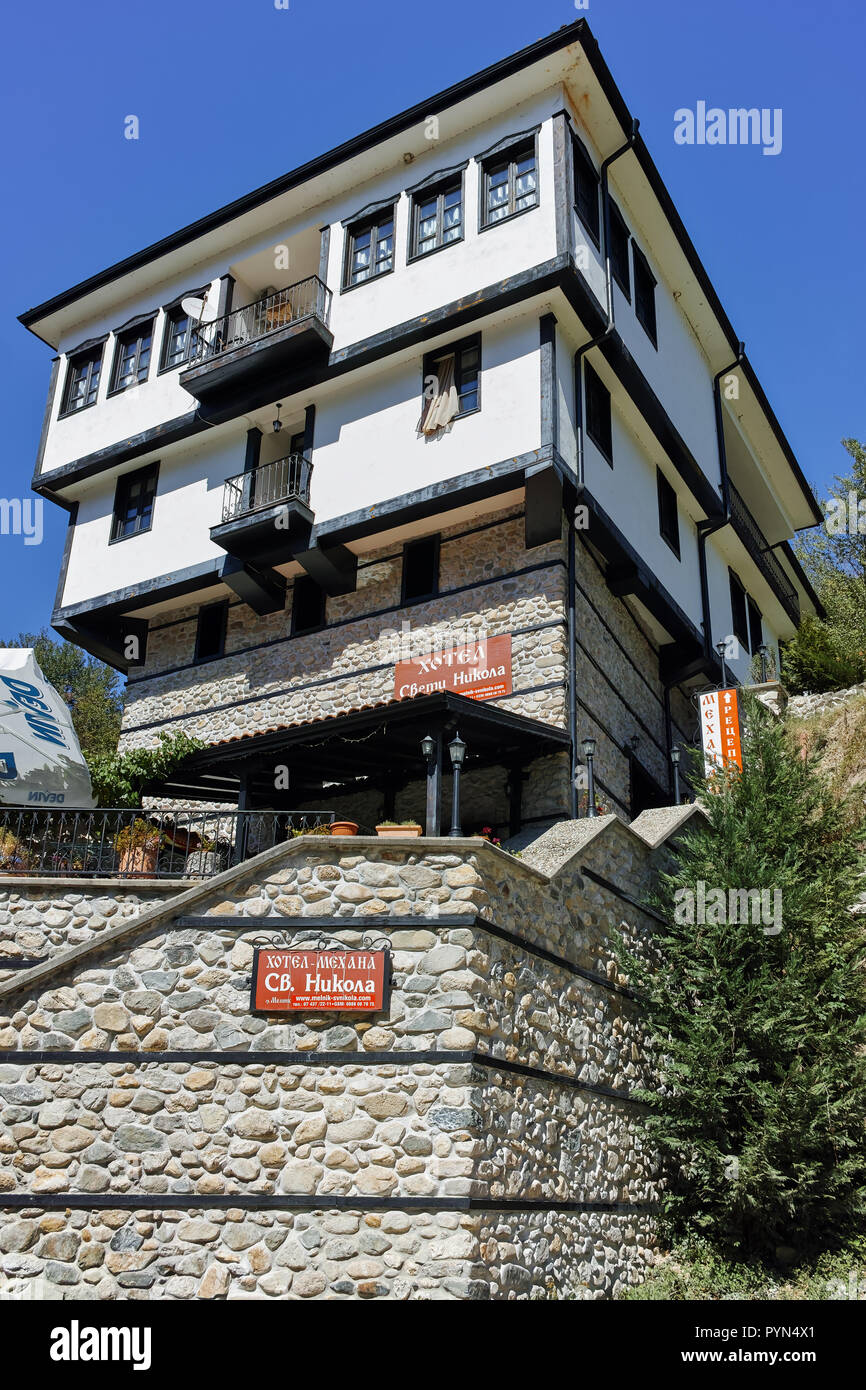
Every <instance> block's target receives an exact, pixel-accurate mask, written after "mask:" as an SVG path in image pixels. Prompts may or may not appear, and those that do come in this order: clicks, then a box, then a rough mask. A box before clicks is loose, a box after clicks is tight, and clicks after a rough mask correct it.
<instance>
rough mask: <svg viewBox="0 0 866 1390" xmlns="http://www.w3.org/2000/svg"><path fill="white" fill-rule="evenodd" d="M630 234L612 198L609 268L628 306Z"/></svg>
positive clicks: (629, 298) (629, 294)
mask: <svg viewBox="0 0 866 1390" xmlns="http://www.w3.org/2000/svg"><path fill="white" fill-rule="evenodd" d="M630 241H631V233H630V232H629V229H628V225H627V223H626V220H625V218H624V217H623V215H622V213H621V212H620V210H619V208H618V207H617V205H616V203H615V202H614V201H613V198H611V200H610V268H611V273H612V275H613V278H614V280H615V281H616V283H617V284H618V285H619V287H620V289H621V290H622V292H623V294H624V295H625V297H626V299H627V300H628V302H629V304H630V303H631V275H630V273H629V270H630V267H629V243H630ZM614 248H617V249H618V251H619V252H620V260H619V262H618V261H617V257H616V256H615V255H614Z"/></svg>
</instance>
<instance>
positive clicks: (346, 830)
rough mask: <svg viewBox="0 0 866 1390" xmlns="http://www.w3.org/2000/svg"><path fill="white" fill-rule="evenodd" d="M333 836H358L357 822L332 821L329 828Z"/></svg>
mask: <svg viewBox="0 0 866 1390" xmlns="http://www.w3.org/2000/svg"><path fill="white" fill-rule="evenodd" d="M328 829H329V830H330V832H331V834H332V835H357V833H358V826H357V822H355V821H353V820H332V821H331V824H330V825H329V826H328Z"/></svg>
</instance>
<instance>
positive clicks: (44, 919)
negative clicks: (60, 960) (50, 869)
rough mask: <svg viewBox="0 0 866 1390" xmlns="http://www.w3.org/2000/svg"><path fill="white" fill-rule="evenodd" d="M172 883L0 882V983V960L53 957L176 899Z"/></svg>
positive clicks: (3, 973)
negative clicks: (64, 949) (149, 908)
mask: <svg viewBox="0 0 866 1390" xmlns="http://www.w3.org/2000/svg"><path fill="white" fill-rule="evenodd" d="M177 890H178V884H177V883H174V882H168V881H165V882H156V881H154V882H151V883H140V884H129V885H127V886H124V885H122V884H119V883H118V881H117V879H106V880H105V881H104V882H102V883H101V884H97V885H96V886H94V884H93V883H92V881H88V880H87V879H37V880H33V879H26V878H0V982H2V981H4V980H6V979H10V978H11V977H12V972H11V970H9V969H6V970H4V968H3V965H4V961H6V960H9V961H14V960H33V959H42V958H44V957H46V956H51V955H53V954H54V953H55V951H58V950H60V949H61V948H62V947H64V946H77V945H78V944H79V943H80V942H82V941H89V940H90V939H91V938H92V937H94V936H97V935H98V934H99V933H100V932H102V931H105V930H106V928H108V927H110V926H111V925H112V924H115V925H116V924H117V922H119V921H122V920H123V919H124V918H132V917H135V916H137V915H138V913H139V912H141V911H142V909H143V908H146V907H150V906H153V905H155V904H158V903H162V902H165V900H166V899H167V898H169V897H171V896H172V895H173V894H175V893H176V892H177Z"/></svg>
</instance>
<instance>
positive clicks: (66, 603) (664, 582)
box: [22, 20, 821, 831]
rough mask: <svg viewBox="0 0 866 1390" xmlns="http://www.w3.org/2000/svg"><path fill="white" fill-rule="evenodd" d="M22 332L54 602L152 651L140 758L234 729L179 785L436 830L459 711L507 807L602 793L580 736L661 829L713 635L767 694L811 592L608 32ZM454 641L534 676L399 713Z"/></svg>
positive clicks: (363, 142)
mask: <svg viewBox="0 0 866 1390" xmlns="http://www.w3.org/2000/svg"><path fill="white" fill-rule="evenodd" d="M190 301H192V304H191V303H190ZM196 301H198V304H199V306H200V310H199V308H197V307H196V303H195V302H196ZM184 306H185V307H184ZM199 312H200V318H197V317H196V316H197V315H198V314H199ZM22 322H23V323H24V324H25V325H26V326H27V327H28V328H29V329H30V330H31V331H32V332H34V333H36V334H37V335H38V336H39V337H40V338H42V339H43V340H44V341H45V342H46V343H48V344H50V345H51V347H52V348H53V349H54V350H55V353H56V356H55V358H54V363H53V368H52V373H51V385H50V389H49V395H48V403H47V407H46V413H45V424H44V429H43V434H42V440H41V443H40V448H39V457H38V461H37V465H36V472H35V477H34V481H33V486H34V488H35V489H36V491H37V492H38V493H40V494H41V495H42V496H44V497H46V498H48V499H50V500H51V501H53V502H55V503H56V504H58V505H59V506H62V507H64V508H65V509H66V510H67V511H68V513H69V532H68V540H67V545H66V551H65V554H64V557H63V563H62V570H61V576H60V583H59V586H58V591H57V600H56V608H55V612H54V615H53V623H54V626H55V627H56V629H57V630H58V631H59V632H60V633H62V634H63V635H64V636H66V637H68V638H69V639H70V640H71V641H74V642H77V643H79V644H80V645H81V646H82V647H84V648H85V649H86V650H88V651H90V652H93V653H95V654H97V655H99V656H100V657H102V658H104V659H105V660H108V661H110V662H111V663H112V664H113V665H115V666H117V667H118V668H119V669H121V670H123V671H125V672H126V673H127V674H128V676H129V681H130V685H129V699H128V704H127V709H126V714H125V720H124V733H123V742H124V744H125V745H126V746H134V745H136V744H142V743H152V742H153V741H154V740H155V739H156V737H157V734H158V733H159V731H160V730H162V729H167V730H169V731H174V730H176V729H179V728H183V729H185V730H187V731H188V732H189V733H191V734H194V735H196V736H198V737H199V738H201V739H202V740H203V741H204V742H205V744H206V745H207V748H206V749H205V750H204V751H203V753H202V754H201V755H200V756H199V757H198V758H197V759H194V760H192V762H191V763H190V766H189V768H188V770H187V771H186V772H185V773H184V774H183V775H182V776H179V777H178V778H177V779H175V781H174V783H173V784H172V786H171V787H170V788H167V790H170V791H171V792H173V794H175V795H176V796H178V797H183V798H188V797H193V796H198V797H204V798H209V799H211V800H213V799H220V797H225V798H227V799H229V800H233V799H234V798H235V797H238V798H239V799H240V800H241V802H242V804H244V805H269V806H270V805H274V806H279V805H281V804H282V802H281V801H280V798H281V797H283V798H284V799H285V802H286V804H291V805H295V806H299V805H302V804H303V805H306V804H309V803H311V802H318V801H321V800H322V798H324V799H325V800H327V801H328V802H329V803H333V804H335V805H338V806H339V807H341V808H342V811H343V812H344V813H345V814H347V815H349V816H351V818H353V819H355V820H356V821H359V822H360V823H362V824H363V823H365V822H366V823H368V824H369V823H371V822H372V821H374V820H375V818H376V817H377V816H381V815H382V814H383V813H388V812H391V813H392V814H393V813H394V812H396V811H398V810H399V812H400V813H405V814H414V815H421V813H422V808H423V791H421V790H419V789H422V787H423V774H424V768H423V764H422V761H421V754H420V751H419V750H418V746H417V744H418V734H419V732H420V733H423V732H425V731H427V730H428V729H429V731H430V732H432V733H434V734H436V735H442V736H444V737H445V738H447V737H449V736H450V732H451V731H452V730H453V729H454V728H455V727H456V726H457V725H459V727H460V731H461V733H463V735H464V737H465V739H466V742H467V744H468V746H469V753H468V760H467V797H468V798H469V799H468V802H467V805H468V814H469V815H470V816H471V817H474V818H475V819H477V820H478V822H479V823H481V822H484V823H487V824H492V825H494V826H495V827H497V828H499V829H500V830H504V829H509V830H512V831H514V830H515V829H516V828H518V827H519V826H520V825H521V824H523V823H525V822H527V821H532V820H538V821H542V820H544V819H549V818H550V817H554V816H558V815H568V814H574V812H575V811H576V810H578V809H579V800H578V790H577V788H575V785H574V784H575V772H576V769H577V765H578V763H579V762H580V747H579V744H580V740H581V739H582V738H583V737H592V738H594V739H596V742H597V752H596V770H597V774H598V785H599V796H600V798H601V800H602V801H603V802H604V803H605V804H606V805H608V806H609V807H610V808H611V809H615V810H618V811H620V812H621V813H623V814H625V815H631V814H635V813H637V812H638V811H639V810H641V809H643V807H644V806H646V805H650V804H653V803H654V802H658V801H660V800H661V801H663V800H665V799H669V795H670V793H669V786H670V782H669V778H670V765H669V754H670V748H671V745H672V743H675V742H683V741H689V740H690V739H691V737H692V736H693V724H694V719H693V708H692V706H691V704H690V692H691V691H692V690H693V689H694V688H695V687H696V686H697V685H701V684H704V685H706V684H707V683H708V682H716V681H717V680H718V678H719V663H718V658H717V656H716V650H715V648H716V645H717V644H718V643H719V642H720V641H724V640H727V639H729V638H734V639H736V643H735V644H733V643H732V644H730V645H729V657H730V659H729V661H728V669H729V671H730V672H731V673H732V674H733V676H734V677H735V678H736V679H738V680H740V681H746V680H748V679H749V676H750V671H751V664H752V659H753V656H754V654H755V653H756V652H757V650H758V648H759V646H761V645H762V644H763V645H765V646H766V647H767V648H769V650H770V652H771V653H775V652H776V651H777V648H778V643H779V641H780V640H785V639H787V638H790V637H791V636H792V635H793V633H794V631H795V629H796V626H797V623H798V621H799V617H800V615H801V614H803V613H804V612H808V611H812V610H814V608H815V607H816V602H817V601H816V599H815V596H814V594H813V593H812V591H811V589H810V587H809V585H808V582H807V581H806V579H805V576H804V575H803V573H802V571H801V569H800V567H799V566H798V564H797V562H796V560H795V558H794V555H793V552H792V550H791V548H790V545H789V542H790V540H791V539H792V537H793V536H794V534H795V532H797V531H798V530H801V529H804V528H806V527H809V526H811V525H814V524H815V523H816V522H818V521H820V520H821V513H820V511H819V509H818V506H817V504H816V502H815V500H814V498H813V497H812V495H811V492H810V490H809V488H808V486H807V484H806V482H805V479H804V476H803V473H802V471H801V469H800V467H799V465H798V463H797V460H796V458H795V457H794V454H793V452H792V449H791V447H790V445H789V443H788V441H787V440H786V438H785V435H784V433H783V431H782V428H781V426H780V425H779V422H778V420H777V419H776V416H775V415H774V413H773V410H772V408H771V406H770V404H769V402H768V401H767V399H766V396H765V395H764V392H763V390H762V388H761V385H760V383H759V381H758V379H757V376H756V374H755V372H754V370H753V368H752V366H751V364H750V362H749V360H748V357H747V356H746V354H745V352H744V351H743V349H742V347H741V344H740V336H739V334H738V333H737V332H735V331H734V329H733V327H732V326H731V324H730V322H729V321H728V318H727V316H726V314H725V312H724V309H723V308H722V305H721V304H720V302H719V299H718V297H717V295H716V292H715V291H714V289H713V286H712V284H711V283H710V281H709V278H708V276H707V273H706V271H705V270H704V268H703V266H702V264H701V261H700V259H699V257H698V253H697V251H696V250H695V248H694V246H693V245H692V243H691V241H690V240H689V237H688V234H687V232H686V230H685V228H684V227H683V225H682V222H681V221H680V218H679V216H678V214H677V211H676V208H675V206H674V203H673V200H672V198H671V195H670V194H669V192H668V191H667V189H666V187H665V186H664V184H663V182H662V180H661V178H660V176H659V173H658V171H657V170H656V167H655V165H654V163H653V161H652V158H651V156H650V154H649V152H648V150H647V148H646V146H645V144H644V142H643V139H642V137H641V135H640V133H639V131H638V130H637V128H636V124H635V122H634V121H633V118H632V115H631V113H630V112H629V111H628V109H627V107H626V104H625V102H624V100H623V98H622V96H621V95H620V93H619V91H618V89H617V87H616V85H615V83H614V81H613V78H612V76H611V74H610V72H609V71H608V68H607V66H606V64H605V62H604V60H603V58H602V57H601V54H600V52H599V50H598V47H597V45H596V42H595V40H594V39H593V37H592V34H591V32H590V30H589V28H588V27H587V24H586V22H585V21H584V20H580V21H578V22H577V23H575V24H573V25H571V26H568V27H566V28H564V29H561V30H559V31H558V32H557V33H555V34H553V35H551V36H550V37H548V38H546V39H543V40H541V41H540V42H538V43H536V44H533V45H532V46H531V47H529V48H527V49H525V50H523V51H522V52H520V53H517V54H514V55H513V56H511V57H509V58H507V59H505V60H503V61H502V62H500V63H497V64H495V65H494V66H492V67H491V68H488V69H486V70H485V71H484V72H482V73H479V74H476V75H475V76H473V77H470V78H468V79H467V80H466V81H464V82H461V83H459V84H458V85H457V86H455V87H452V88H450V89H449V90H448V91H445V92H442V93H440V94H439V95H437V96H435V97H432V98H430V99H429V100H427V101H425V102H423V103H422V104H420V105H419V106H417V107H415V108H413V109H412V110H409V111H405V112H402V113H400V114H399V115H397V116H394V117H393V118H392V119H391V120H389V121H387V122H385V123H384V124H383V125H381V126H378V127H376V128H375V129H373V130H370V131H367V132H365V133H364V134H362V135H359V136H357V137H356V138H355V139H352V140H350V141H348V142H347V143H346V144H344V145H342V146H340V147H339V148H337V149H335V150H332V151H330V152H329V153H327V154H324V155H322V156H321V157H320V158H318V159H315V160H313V161H311V162H310V163H309V164H307V165H304V166H302V167H301V168H298V169H295V170H293V171H292V172H290V173H288V174H285V175H283V176H281V177H279V178H276V179H275V180H274V181H273V182H272V183H270V184H268V185H267V186H266V187H264V188H261V189H258V190H256V191H255V192H253V193H251V194H249V195H248V196H246V197H244V198H241V199H239V200H237V201H236V202H235V203H232V204H230V205H229V206H227V207H224V208H221V209H219V210H218V211H217V212H215V213H212V214H210V215H209V216H206V217H203V218H202V219H201V220H200V221H198V222H196V223H194V224H192V225H191V226H188V227H185V228H182V229H181V230H180V231H177V232H174V233H171V234H169V235H167V236H166V237H165V238H164V239H163V240H161V241H160V242H158V243H156V244H155V245H154V246H151V247H148V248H146V249H145V250H144V251H141V252H139V253H137V254H135V255H131V256H128V257H127V258H126V259H124V260H122V261H119V262H118V263H117V264H115V265H113V266H111V267H109V268H108V269H106V270H104V271H102V272H100V273H99V274H96V275H94V276H92V277H91V278H90V279H89V280H86V281H84V282H83V283H81V284H79V285H76V286H73V287H72V288H71V289H69V290H67V291H64V292H63V293H61V294H57V295H55V296H54V297H53V298H51V299H49V300H47V301H46V302H45V303H43V304H40V305H38V306H37V307H36V308H34V309H31V310H29V311H28V312H27V313H26V314H23V315H22ZM434 408H435V409H437V410H439V411H440V412H441V413H442V420H443V424H442V426H441V427H440V428H439V429H437V430H436V431H431V430H429V429H427V430H425V428H424V425H425V424H428V425H429V420H428V419H427V415H428V412H429V411H430V410H431V409H434ZM275 421H276V422H278V424H279V426H280V428H279V429H278V430H277V429H275V427H274V422H275ZM407 623H408V624H409V627H408V628H405V627H404V624H407ZM455 632H456V633H458V634H459V633H461V632H466V633H470V634H476V635H478V636H479V637H481V638H483V639H486V640H489V639H492V638H497V637H498V638H505V639H508V650H509V652H510V672H509V673H508V675H507V677H506V678H505V686H506V687H507V689H505V688H504V687H502V686H500V687H497V688H496V690H495V691H494V693H493V694H491V695H490V696H489V698H488V699H486V700H474V701H472V702H470V701H469V700H468V699H467V697H466V696H465V695H461V694H459V693H454V688H453V687H452V688H451V689H448V690H445V691H442V690H441V689H440V690H439V691H437V692H436V693H428V694H423V695H421V696H419V697H418V698H417V700H416V701H415V702H414V703H413V702H411V700H406V699H400V698H399V691H400V689H401V687H400V685H399V683H397V682H395V673H394V667H395V665H396V664H397V662H398V660H399V659H401V658H402V657H404V656H406V655H410V654H412V655H423V654H425V653H430V652H436V651H448V650H451V649H453V648H454V647H456V646H459V645H460V643H459V642H458V641H457V640H455V639H454V638H453V634H454V633H455ZM395 634H398V635H399V642H402V643H403V646H402V647H400V646H399V642H398V646H397V648H395V647H394V635H395ZM407 641H408V642H409V644H410V645H409V649H407V648H406V642H407ZM389 643H390V644H391V645H390V646H389ZM496 650H497V651H499V650H504V648H497V649H496ZM497 669H498V668H497ZM503 690H504V693H503ZM276 766H279V767H285V768H288V782H289V789H288V791H286V790H285V789H284V788H280V789H277V788H276V787H275V779H274V772H273V769H274V767H276ZM503 769H505V773H506V775H507V785H506V784H505V783H504V782H503V776H502V770H503ZM419 796H420V797H421V801H420V802H419ZM431 814H432V813H431V812H430V808H429V804H428V825H430V824H431V821H430V815H431Z"/></svg>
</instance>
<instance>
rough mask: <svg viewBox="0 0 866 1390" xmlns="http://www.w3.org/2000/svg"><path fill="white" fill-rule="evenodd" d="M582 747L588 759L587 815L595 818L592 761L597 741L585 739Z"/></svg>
mask: <svg viewBox="0 0 866 1390" xmlns="http://www.w3.org/2000/svg"><path fill="white" fill-rule="evenodd" d="M580 746H581V748H582V749H583V756H584V758H585V759H586V795H587V799H588V805H587V808H586V814H587V815H588V816H595V815H596V814H597V812H596V809H595V775H594V773H593V770H592V760H593V758H594V757H595V739H594V738H585V739H583V741H582V742H581V745H580Z"/></svg>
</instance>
